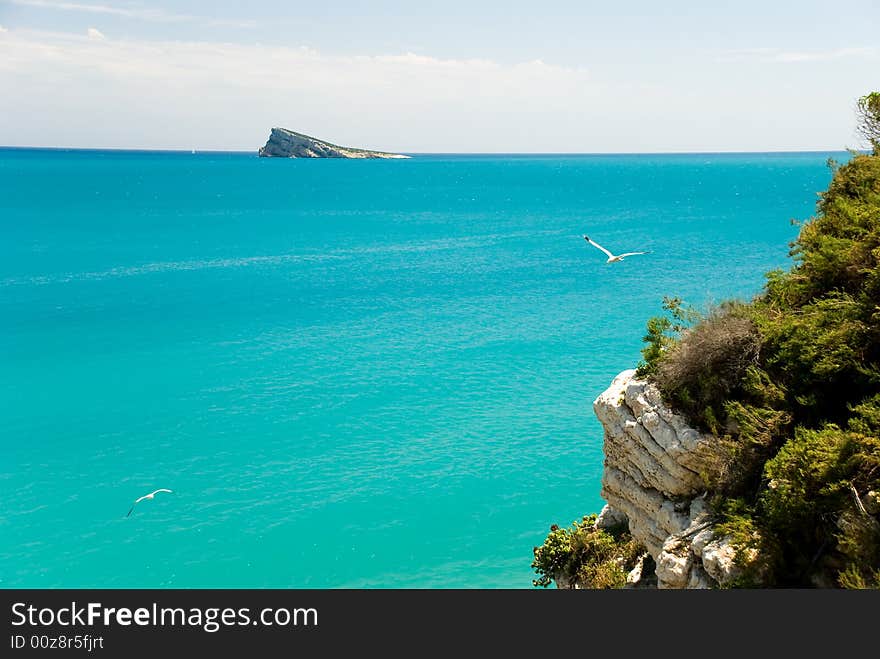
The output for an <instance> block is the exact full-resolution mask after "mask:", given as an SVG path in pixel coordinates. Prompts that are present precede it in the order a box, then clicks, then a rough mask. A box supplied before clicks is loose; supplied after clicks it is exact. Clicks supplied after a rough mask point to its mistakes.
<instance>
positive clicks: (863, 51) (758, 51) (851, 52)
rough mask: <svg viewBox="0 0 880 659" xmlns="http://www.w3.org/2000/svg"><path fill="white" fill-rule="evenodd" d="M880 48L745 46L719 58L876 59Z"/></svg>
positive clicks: (789, 60) (771, 60) (777, 60)
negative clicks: (782, 48) (802, 48)
mask: <svg viewBox="0 0 880 659" xmlns="http://www.w3.org/2000/svg"><path fill="white" fill-rule="evenodd" d="M878 55H880V49H878V48H875V47H871V46H866V47H861V48H834V49H829V50H802V51H797V50H781V49H778V48H744V49H741V50H731V51H728V52H726V53H724V54H723V55H721V57H719V58H718V60H719V61H721V62H740V61H748V60H752V61H759V62H769V63H774V62H775V63H783V64H789V63H798V62H827V61H831V60H838V59H843V58H862V59H876V58H877V57H878Z"/></svg>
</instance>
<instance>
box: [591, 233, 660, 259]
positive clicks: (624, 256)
mask: <svg viewBox="0 0 880 659" xmlns="http://www.w3.org/2000/svg"><path fill="white" fill-rule="evenodd" d="M584 240H586V241H587V242H588V243H590V244H591V245H592V246H593V247H597V248H599V249H601V250H602V251H603V252H605V253H606V254H607V255H608V260H607V261H605V263H617V262H618V261H623V259H625V258H626V257H627V256H637V255H639V254H647V253H648V252H626V253H625V254H618V255H617V256H615V255H614V254H612V253H611V252H609V251H608V250H607V249H605V248H604V247H602V245H600V244H599V243H595V242H593V241H592V240H590V237H589V236H584Z"/></svg>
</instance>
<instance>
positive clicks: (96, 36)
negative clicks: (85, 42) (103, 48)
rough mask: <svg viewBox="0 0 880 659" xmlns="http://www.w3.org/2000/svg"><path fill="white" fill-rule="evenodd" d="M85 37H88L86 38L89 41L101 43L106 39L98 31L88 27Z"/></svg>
mask: <svg viewBox="0 0 880 659" xmlns="http://www.w3.org/2000/svg"><path fill="white" fill-rule="evenodd" d="M86 36H88V38H89V39H91V40H92V41H103V40H104V39H106V38H107V37H105V36H104V35H103V34H102V33H101V31H100V30H98V29H96V28H93V27H90V28H89V29H88V30H87V31H86Z"/></svg>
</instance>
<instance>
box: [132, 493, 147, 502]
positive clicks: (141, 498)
mask: <svg viewBox="0 0 880 659" xmlns="http://www.w3.org/2000/svg"><path fill="white" fill-rule="evenodd" d="M150 496H151V495H149V494H145V495H144V496H142V497H138V498H137V499H135V500H134V502H135V504H138V503H140V502H141V501H143V500H144V499H149V498H150Z"/></svg>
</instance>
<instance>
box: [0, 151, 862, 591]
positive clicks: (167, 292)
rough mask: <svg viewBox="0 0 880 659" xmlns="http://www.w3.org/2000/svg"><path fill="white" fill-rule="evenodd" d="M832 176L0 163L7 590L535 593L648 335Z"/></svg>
mask: <svg viewBox="0 0 880 659" xmlns="http://www.w3.org/2000/svg"><path fill="white" fill-rule="evenodd" d="M831 155H834V156H835V157H837V158H840V159H843V158H844V157H845V154H830V153H786V154H724V155H719V154H696V155H619V156H612V155H609V156H556V155H547V156H515V155H511V156H495V155H493V156H455V155H430V156H418V157H414V158H413V159H411V160H403V161H354V160H279V159H261V158H257V157H256V156H255V155H254V154H241V153H205V154H201V153H199V154H192V153H188V152H187V153H151V152H107V151H54V150H19V149H0V492H2V495H3V503H2V507H0V587H5V588H9V587H53V586H61V587H89V586H94V587H310V588H331V587H355V588H374V587H392V588H399V587H416V588H447V587H479V588H493V587H505V588H507V587H513V588H529V587H531V579H532V577H533V576H534V575H533V574H532V571H531V568H530V563H531V560H532V547H533V546H534V545H536V544H539V543H540V542H541V541H542V540H543V538H544V536H545V535H546V532H547V530H548V527H549V526H550V524H552V523H559V524H563V525H567V524H569V523H571V522H572V521H573V520H574V519H577V518H579V517H580V516H581V515H583V514H585V513H589V512H597V511H598V510H599V509H600V508H601V506H602V504H603V502H602V500H601V499H600V497H599V479H600V476H601V471H602V430H601V426H600V425H599V423H598V422H597V420H596V419H595V417H594V416H593V413H592V407H591V404H592V401H593V399H594V398H595V397H596V396H597V395H598V394H599V393H600V392H601V391H602V390H603V389H604V388H605V387H606V386H607V385H608V384H609V383H610V381H611V379H612V378H613V377H614V376H615V375H616V374H617V373H618V372H620V371H622V370H624V369H626V368H630V367H632V366H634V365H635V364H636V362H637V361H638V359H639V356H640V355H639V350H640V348H641V337H642V335H643V333H644V325H645V321H646V319H647V318H648V317H649V316H651V315H654V314H656V313H657V312H659V310H660V301H661V298H662V297H663V296H664V295H667V294H675V295H679V296H681V297H683V298H684V299H685V300H687V301H688V302H691V303H693V304H697V305H703V304H706V303H708V302H711V301H719V300H721V299H723V298H726V297H729V296H739V297H745V298H747V297H750V296H751V295H753V294H754V293H755V292H757V291H758V290H759V289H760V287H761V285H762V281H763V273H764V272H765V271H767V270H770V269H772V268H774V267H785V266H786V265H787V264H788V262H789V259H788V243H789V241H791V240H792V239H793V238H794V237H795V235H796V233H797V227H796V226H793V225H792V224H791V223H790V221H789V220H790V219H791V218H798V219H806V218H808V217H809V216H810V215H811V214H812V213H813V211H814V209H815V201H816V198H817V197H816V193H817V192H818V191H820V190H822V189H824V188H825V186H826V185H827V183H828V181H829V180H830V172H829V170H828V168H827V167H826V165H825V161H826V159H827V158H828V157H829V156H831ZM584 233H587V234H589V235H590V236H591V237H592V238H593V239H595V240H596V241H597V242H599V243H601V244H603V245H605V246H606V247H608V248H610V249H612V251H634V250H640V249H647V250H651V253H650V254H647V255H644V256H637V257H633V258H631V259H627V260H626V261H624V262H622V263H616V264H612V265H606V264H605V257H604V256H603V255H602V254H601V253H600V252H598V250H596V249H594V248H592V247H590V246H589V245H587V244H586V243H585V242H584V240H583V239H582V238H581V236H582V234H584ZM157 488H169V489H171V490H173V493H172V494H164V495H163V494H159V495H157V497H156V498H155V500H153V501H145V502H143V503H140V504H138V506H137V507H136V508H135V510H134V512H133V513H132V514H131V516H130V517H128V518H126V513H127V512H128V510H129V508H130V506H131V503H132V501H133V500H134V499H135V498H136V497H139V496H141V495H143V494H145V493H147V492H150V491H152V490H155V489H157Z"/></svg>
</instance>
